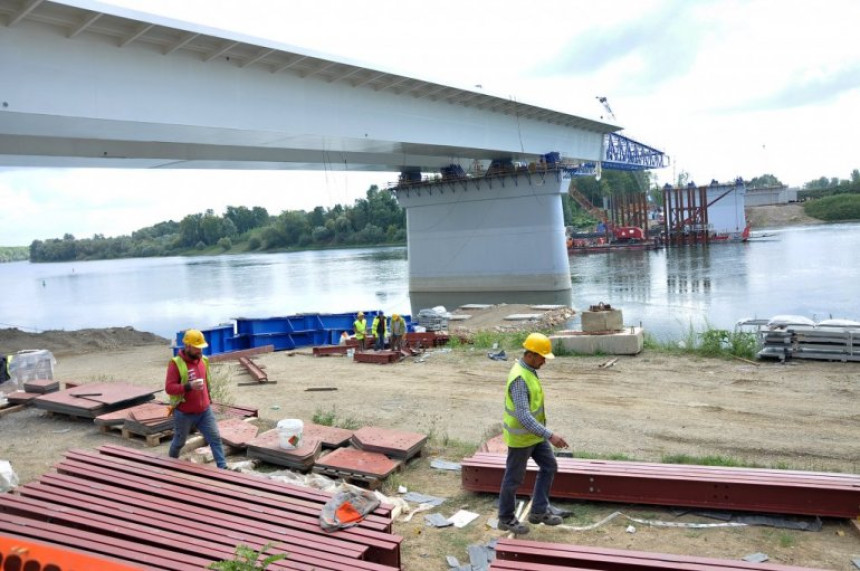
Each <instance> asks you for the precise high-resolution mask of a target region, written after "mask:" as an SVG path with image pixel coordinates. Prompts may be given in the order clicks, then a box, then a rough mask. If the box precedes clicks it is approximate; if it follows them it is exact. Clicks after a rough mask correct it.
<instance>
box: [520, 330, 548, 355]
mask: <svg viewBox="0 0 860 571" xmlns="http://www.w3.org/2000/svg"><path fill="white" fill-rule="evenodd" d="M523 348H525V350H526V351H531V352H532V353H537V354H538V355H540V356H541V357H543V358H544V359H555V355H553V354H552V341H550V340H549V337H547V336H546V335H544V334H543V333H530V334H529V336H528V337H526V340H525V342H524V343H523Z"/></svg>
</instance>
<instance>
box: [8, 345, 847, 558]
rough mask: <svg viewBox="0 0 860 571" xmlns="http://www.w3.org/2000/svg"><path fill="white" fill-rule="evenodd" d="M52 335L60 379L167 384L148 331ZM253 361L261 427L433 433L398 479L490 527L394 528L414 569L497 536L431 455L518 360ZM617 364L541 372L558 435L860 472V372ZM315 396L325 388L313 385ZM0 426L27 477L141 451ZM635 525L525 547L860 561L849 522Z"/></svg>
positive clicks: (708, 362)
mask: <svg viewBox="0 0 860 571" xmlns="http://www.w3.org/2000/svg"><path fill="white" fill-rule="evenodd" d="M52 334H53V335H56V336H57V338H56V339H55V341H59V340H60V339H61V338H62V337H64V336H67V337H71V338H72V339H71V340H68V341H67V342H66V343H64V344H62V345H56V346H54V349H56V350H57V351H58V353H57V354H58V359H57V361H58V362H57V366H56V369H55V375H54V376H55V378H57V379H61V380H63V381H74V382H79V383H90V382H110V381H124V382H129V383H133V384H136V385H141V386H146V387H150V388H153V389H157V388H160V387H161V386H162V384H163V382H164V372H165V368H166V364H167V361H168V359H169V358H170V355H171V352H170V348H169V343H168V342H167V340H165V339H158V338H154V339H153V338H151V337H146V338H145V337H144V336H145V335H149V334H141V333H140V332H134V331H133V330H129V329H128V328H115V329H111V330H106V331H104V336H103V337H101V338H100V337H99V336H98V335H96V334H95V332H91V333H90V334H88V335H82V334H81V333H80V332H64V333H63V332H60V333H57V332H52ZM93 339H99V340H97V341H93ZM107 339H110V340H112V342H111V343H107V342H106V340H107ZM31 341H32V339H31ZM138 343H139V345H135V346H132V345H131V344H138ZM72 347H74V349H71V348H72ZM29 348H36V347H33V346H31V347H29ZM40 348H41V347H40ZM44 348H48V347H47V346H46V347H44ZM509 355H510V357H509V358H510V359H513V358H514V357H515V356H516V354H515V353H514V352H513V351H511V352H509ZM254 360H255V362H256V363H257V364H258V365H259V366H260V367H262V368H263V369H264V370H265V371H266V372H267V374H268V377H269V379H270V380H275V381H278V382H277V384H267V385H264V386H239V383H242V382H247V381H248V380H250V379H249V377H247V375H246V373H245V372H244V369H242V368H241V367H239V366H238V365H237V364H235V363H226V364H221V365H217V366H216V369H215V374H216V375H217V377H218V378H220V379H222V380H223V382H224V384H225V387H226V388H227V391H228V395H229V399H230V400H232V402H233V403H234V404H237V405H243V406H252V407H256V408H258V410H259V413H260V417H261V420H260V421H259V423H260V425H261V426H263V427H271V426H273V425H274V423H275V422H276V421H278V420H280V419H283V418H300V419H303V420H305V421H311V420H312V419H313V418H314V416H316V415H325V416H330V417H332V418H333V419H334V421H335V423H340V424H349V425H352V426H363V425H374V426H380V427H386V428H397V429H402V430H408V431H417V432H422V433H425V434H428V435H429V436H430V443H429V445H428V454H427V455H425V456H424V457H422V458H420V459H418V460H416V461H414V462H412V463H411V464H410V465H409V467H408V468H407V469H406V470H405V471H404V472H402V473H401V474H398V475H397V477H396V478H394V479H392V480H391V484H392V485H394V484H400V485H405V486H406V487H407V488H409V489H410V490H414V491H418V492H421V493H426V494H432V495H436V496H440V497H445V498H448V501H447V502H446V503H445V504H444V505H443V506H442V508H440V509H439V511H440V512H441V513H443V514H445V515H451V514H452V513H453V512H455V511H457V510H458V509H460V508H463V507H465V508H466V509H469V510H470V511H474V512H476V513H479V514H480V515H481V517H480V518H479V519H478V520H477V521H476V522H474V523H473V524H471V525H470V526H468V527H467V528H463V529H450V530H430V529H427V528H425V526H424V523H423V518H422V517H421V516H418V517H416V518H414V519H413V521H411V522H409V523H401V522H398V523H397V524H396V525H395V532H396V533H398V534H401V535H402V536H403V537H404V538H405V540H404V544H403V558H404V569H407V570H423V569H439V570H442V569H446V565H445V562H444V557H445V555H454V556H456V557H458V558H459V559H460V560H465V558H466V554H465V550H464V547H463V546H464V545H466V544H467V543H486V542H488V541H490V540H491V539H493V538H494V537H498V536H499V535H500V534H499V533H498V532H495V531H493V530H491V529H488V528H487V527H486V526H485V522H486V521H487V519H488V518H489V517H492V516H494V515H495V514H494V510H495V508H494V507H493V501H494V500H495V496H494V495H493V494H469V493H465V492H463V491H462V489H461V487H460V482H459V475H458V474H457V473H447V472H444V471H440V470H436V469H433V468H431V467H430V461H431V460H432V459H433V458H437V457H440V458H444V459H446V460H450V461H455V462H456V461H459V460H461V459H462V458H463V457H466V456H468V455H470V454H471V453H472V451H473V450H474V449H475V447H476V446H477V445H478V444H479V443H480V442H482V441H483V440H485V439H486V438H487V437H488V436H490V435H492V434H495V433H496V432H497V430H498V425H499V421H500V408H499V407H500V406H501V405H500V400H499V399H500V398H501V396H500V395H501V392H500V391H501V390H502V383H503V380H504V378H505V376H506V375H507V371H508V369H509V368H510V366H511V361H507V362H505V361H494V360H490V359H488V357H487V354H486V352H485V351H480V350H472V349H470V348H469V347H464V348H458V349H455V350H452V351H447V350H444V349H441V350H437V351H433V352H430V353H427V354H425V355H423V356H421V357H420V358H415V359H408V360H406V361H403V362H401V363H396V364H392V365H386V366H379V365H369V364H359V363H355V362H352V361H351V360H348V359H346V358H344V357H323V358H319V357H313V356H312V355H311V352H310V350H301V351H290V352H278V353H270V354H266V355H261V356H259V357H255V358H254ZM607 360H608V359H607V357H605V356H591V357H559V358H557V359H555V360H553V361H551V362H549V363H548V364H547V365H546V366H545V367H544V368H543V369H542V370H541V378H542V379H543V382H544V385H545V387H546V392H547V403H548V405H547V406H548V415H549V425H550V427H551V428H552V429H554V430H556V431H558V432H559V433H561V434H563V435H565V436H566V437H567V440H568V441H569V442H571V443H572V447H573V451H574V452H575V453H577V454H580V455H582V454H588V455H594V456H598V457H623V458H627V459H630V460H641V461H650V462H660V461H661V460H663V459H664V458H666V457H668V456H681V455H687V456H691V457H700V458H702V457H705V456H718V457H722V458H726V459H732V460H734V461H737V462H739V463H743V464H746V465H758V466H768V467H785V468H793V469H801V470H815V471H842V472H852V473H857V472H858V471H860V442H858V440H857V437H856V436H857V434H858V433H860V414H858V413H857V409H856V403H857V402H858V397H860V394H858V393H860V388H858V387H860V367H858V366H857V364H850V363H848V364H846V363H825V362H799V361H798V362H794V363H788V364H784V365H783V364H778V363H770V362H764V363H755V364H753V363H747V362H742V361H736V360H732V361H727V360H715V359H702V358H698V357H694V356H687V355H675V354H666V353H661V352H653V351H648V350H646V351H645V352H643V353H641V354H640V355H637V356H633V357H626V356H625V357H619V359H618V361H616V362H615V364H614V365H613V366H612V367H609V368H605V367H600V365H601V364H603V363H605V362H606V361H607ZM319 388H326V389H328V390H326V391H314V390H309V389H319ZM0 431H2V433H3V439H2V441H0V459H7V460H9V461H11V462H12V466H13V468H14V469H15V470H16V472H17V473H18V475H19V477H20V478H21V480H22V483H26V482H30V481H33V480H34V479H36V478H38V477H39V476H40V475H41V474H43V473H45V472H47V471H48V470H50V467H51V465H53V464H54V463H55V462H57V461H58V460H59V459H60V458H61V457H62V455H63V453H64V452H65V451H66V450H67V449H70V448H95V447H98V446H99V445H101V444H106V443H111V444H117V443H121V444H123V445H128V446H132V447H136V448H142V447H143V444H142V443H141V442H139V441H137V440H125V439H122V438H120V437H119V436H116V435H111V434H102V433H100V432H99V431H98V430H97V429H96V427H95V426H94V425H93V424H92V423H91V422H86V421H82V420H68V419H63V418H58V417H47V416H46V415H45V413H44V412H42V411H39V410H35V409H27V410H25V411H21V412H16V413H12V414H9V415H6V416H4V417H0ZM167 447H168V444H167V443H162V444H161V445H159V446H157V447H155V448H147V450H150V451H154V452H155V453H158V454H162V455H166V454H167ZM395 488H396V485H395ZM394 491H395V490H393V489H390V488H386V490H385V492H386V493H394ZM559 504H560V505H564V506H566V507H571V508H573V510H574V511H575V512H576V514H577V515H576V517H575V518H574V519H573V520H571V523H573V524H574V525H587V524H591V523H594V522H596V521H599V520H600V519H601V518H602V517H604V516H606V515H608V514H609V513H611V512H612V511H615V510H621V511H623V512H624V513H626V514H628V515H631V516H634V517H641V518H644V519H657V520H665V521H687V522H690V521H702V522H709V523H711V522H712V521H713V520H705V519H703V518H698V517H696V516H692V515H689V514H688V515H682V516H678V515H677V514H675V513H673V512H672V511H671V510H669V509H667V508H662V507H659V506H658V507H649V506H618V505H612V504H592V503H584V502H559ZM627 525H629V522H627V521H626V520H621V519H619V520H614V521H613V522H610V523H608V524H606V525H604V526H601V527H599V528H597V529H595V530H592V531H589V532H570V531H560V530H553V529H548V528H540V529H535V530H533V532H532V534H531V535H530V536H529V538H530V539H535V540H542V541H556V542H575V543H580V544H587V545H595V546H607V547H615V548H624V549H636V550H647V551H661V552H670V553H682V554H696V555H703V556H710V557H721V558H730V559H738V558H740V557H743V556H744V555H746V554H749V553H754V552H759V551H760V552H765V553H767V554H768V555H769V556H770V558H771V560H772V561H775V562H778V563H783V564H789V565H799V566H808V567H818V568H826V569H844V570H848V569H850V568H851V564H850V558H851V557H852V556H853V557H856V553H858V552H860V540H858V538H857V536H856V535H854V534H853V533H852V531H851V528H850V525H849V524H848V523H847V522H846V521H845V520H833V521H826V522H825V524H824V529H823V530H822V531H821V532H817V533H813V532H799V531H789V530H774V529H772V528H764V527H749V528H734V529H713V530H684V529H665V528H650V527H647V526H640V525H637V526H636V528H637V531H636V533H634V534H631V533H627V532H626V531H625V528H626V526H627Z"/></svg>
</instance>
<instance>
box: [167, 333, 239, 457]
mask: <svg viewBox="0 0 860 571" xmlns="http://www.w3.org/2000/svg"><path fill="white" fill-rule="evenodd" d="M182 344H183V347H182V349H180V351H179V353H178V354H177V355H176V357H174V358H173V359H171V360H170V362H169V363H168V364H167V379H166V380H165V386H164V390H165V392H166V393H167V394H168V395H169V396H170V407H171V409H172V412H173V441H172V442H171V443H170V451H169V452H168V453H169V454H170V457H171V458H179V452H180V451H181V450H182V447H183V446H185V441H186V440H187V439H188V434H189V433H190V432H191V430H192V429H194V428H196V429H197V430H199V431H200V434H202V435H203V438H204V439H205V440H206V444H208V445H209V448H210V449H211V450H212V456H213V457H214V458H215V464H216V465H217V466H218V467H219V468H226V467H227V460H226V459H225V457H224V447H223V446H222V444H221V433H220V432H218V423H217V421H216V420H215V413H213V412H212V406H211V404H212V400H211V395H210V392H209V391H210V387H209V379H210V376H209V359H208V358H206V357H204V356H203V349H205V348H206V347H208V346H209V344H208V343H207V342H206V338H205V337H204V336H203V332H201V331H198V330H197V329H189V330H188V331H186V332H185V334H184V335H183V336H182Z"/></svg>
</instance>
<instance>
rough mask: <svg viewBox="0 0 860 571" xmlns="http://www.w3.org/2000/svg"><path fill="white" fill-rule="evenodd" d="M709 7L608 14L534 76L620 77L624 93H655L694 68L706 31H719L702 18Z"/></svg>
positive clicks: (669, 5)
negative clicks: (625, 16) (596, 75)
mask: <svg viewBox="0 0 860 571" xmlns="http://www.w3.org/2000/svg"><path fill="white" fill-rule="evenodd" d="M708 4H709V3H708V2H705V3H697V4H693V3H689V2H684V1H682V0H680V1H679V0H673V1H671V2H666V3H663V4H662V5H661V6H659V7H658V8H656V9H649V10H648V11H646V12H644V13H641V14H630V13H628V14H627V16H628V19H626V20H625V19H623V18H621V17H620V15H619V14H615V13H612V14H607V17H606V18H605V19H604V20H601V21H599V23H595V24H593V25H591V26H589V27H588V28H587V29H586V31H584V32H582V33H579V34H576V35H575V36H574V37H573V38H571V40H570V41H569V42H568V43H567V44H566V45H565V46H563V47H562V48H561V50H560V52H559V53H558V54H556V55H555V56H551V57H549V58H548V60H549V61H548V62H547V63H543V64H541V65H538V66H535V67H534V68H533V69H532V70H531V75H533V76H537V77H547V76H582V77H588V80H589V81H590V82H593V81H594V77H593V76H594V74H598V76H599V74H600V73H607V74H612V75H614V76H615V80H614V81H615V82H616V83H617V88H618V89H619V92H622V93H623V92H624V91H628V92H635V91H639V90H641V89H645V90H646V91H647V90H651V89H653V88H654V87H655V86H656V85H659V84H661V83H664V82H667V81H669V80H671V79H673V78H676V77H679V76H682V75H684V74H685V73H687V72H688V71H689V70H690V69H691V68H692V67H693V65H694V64H695V61H696V57H697V53H698V47H699V45H700V44H701V42H702V41H703V39H704V37H705V35H706V33H714V29H713V26H711V29H710V30H708V29H707V27H706V25H705V21H704V19H703V18H702V13H705V12H707V9H708V6H707V5H708ZM625 8H626V9H628V10H631V9H634V7H633V6H632V5H627V6H625ZM645 8H650V6H645Z"/></svg>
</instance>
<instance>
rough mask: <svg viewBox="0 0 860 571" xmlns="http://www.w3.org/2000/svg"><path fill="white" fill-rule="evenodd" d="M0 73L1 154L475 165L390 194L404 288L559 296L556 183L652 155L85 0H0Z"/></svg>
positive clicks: (502, 105)
mask: <svg viewBox="0 0 860 571" xmlns="http://www.w3.org/2000/svg"><path fill="white" fill-rule="evenodd" d="M0 72H2V77H3V87H2V90H0V165H6V166H53V167H109V168H162V169H164V168H167V169H186V168H190V169H296V170H312V169H325V168H331V166H332V165H337V166H338V168H339V169H340V170H348V171H395V172H401V173H403V174H402V175H401V180H402V181H406V182H410V181H415V179H416V178H420V177H421V174H420V173H434V172H441V173H443V175H444V173H451V172H456V173H463V175H464V177H466V178H480V179H482V180H483V182H484V185H483V186H481V185H480V184H478V185H477V186H473V187H471V188H472V190H471V192H470V191H469V187H467V189H466V190H465V191H461V192H457V191H456V190H457V189H449V190H448V192H445V189H444V188H443V187H442V186H440V187H436V188H431V187H427V188H425V189H424V191H423V192H422V190H421V189H419V188H411V189H406V190H405V192H401V191H398V192H397V197H398V200H399V201H400V203H401V205H402V206H403V207H404V208H405V209H406V212H407V220H408V227H407V230H408V244H409V246H408V248H409V267H410V292H412V293H413V295H414V294H422V293H426V294H433V295H436V294H442V293H454V292H465V293H470V294H471V293H475V294H477V293H494V292H495V293H499V294H503V295H504V296H505V299H510V295H511V294H512V293H517V292H518V293H525V294H530V293H534V292H538V296H537V299H538V300H549V298H548V297H547V296H546V295H544V294H547V293H552V294H556V295H557V296H560V297H558V299H559V300H561V301H563V300H564V296H565V295H568V297H569V292H570V287H571V283H570V268H569V262H568V259H567V253H566V248H565V242H564V227H563V218H562V215H561V195H562V194H563V192H564V191H565V189H566V186H565V185H564V180H563V179H564V178H565V177H567V176H570V174H571V173H574V174H576V173H577V171H578V170H579V171H583V169H587V168H588V167H589V165H599V164H600V163H601V162H602V161H607V160H610V161H612V162H614V163H616V164H625V162H626V164H627V165H629V166H630V167H631V168H651V167H649V166H645V164H646V162H647V160H643V157H645V156H647V155H648V153H641V152H637V151H636V149H637V148H638V147H636V145H637V144H635V142H632V143H633V145H632V146H628V147H627V149H628V151H627V155H626V159H625V155H624V152H625V151H624V150H623V149H622V150H621V154H620V155H619V154H618V152H617V150H618V148H619V145H618V144H615V143H613V141H616V140H618V139H616V137H617V136H620V135H618V134H617V131H619V130H620V127H619V126H617V125H614V124H611V123H606V122H603V121H597V120H593V119H588V118H584V117H579V116H576V115H571V114H568V113H564V112H561V111H556V110H553V109H547V108H542V107H537V106H533V105H529V104H526V103H522V102H519V101H516V100H513V99H510V98H503V97H497V96H494V95H490V94H487V93H484V92H482V91H480V90H477V91H476V90H473V89H463V88H458V87H453V86H448V85H443V84H440V83H435V82H432V81H425V80H422V79H419V78H414V77H408V76H405V75H401V74H398V73H393V72H388V71H385V70H381V69H375V68H372V67H367V66H364V65H362V64H359V63H357V62H353V61H350V60H348V59H344V58H334V57H330V56H327V55H323V54H320V53H316V52H312V51H309V50H305V49H301V48H296V47H294V46H289V45H286V44H281V43H278V42H273V41H270V40H262V39H257V38H251V37H247V36H244V35H241V34H237V33H232V32H227V31H222V30H215V29H211V28H207V27H204V26H199V25H195V24H191V23H187V22H179V21H175V20H171V19H168V18H164V17H160V16H154V15H151V14H143V13H139V12H135V11H132V10H128V9H124V8H119V7H115V6H110V5H106V4H102V3H100V2H97V1H94V0H58V1H51V0H0ZM547 157H553V160H552V164H551V165H547V161H546V158H547ZM555 157H557V158H558V160H557V161H556V160H555ZM529 165H531V171H530V170H529ZM535 165H536V166H535ZM548 166H549V168H547V167H548ZM443 175H440V176H443ZM461 182H462V181H461ZM473 184H474V183H473ZM473 299H477V298H473Z"/></svg>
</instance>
